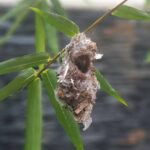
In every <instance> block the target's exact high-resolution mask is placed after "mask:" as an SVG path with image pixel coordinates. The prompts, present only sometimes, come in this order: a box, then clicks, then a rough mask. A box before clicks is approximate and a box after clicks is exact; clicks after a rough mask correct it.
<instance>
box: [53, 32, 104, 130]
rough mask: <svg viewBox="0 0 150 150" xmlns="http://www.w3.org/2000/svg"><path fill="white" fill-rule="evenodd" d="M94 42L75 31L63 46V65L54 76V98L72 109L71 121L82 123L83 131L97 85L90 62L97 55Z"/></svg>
mask: <svg viewBox="0 0 150 150" xmlns="http://www.w3.org/2000/svg"><path fill="white" fill-rule="evenodd" d="M96 50H97V46H96V43H95V42H93V41H91V40H90V39H89V38H87V37H86V35H85V34H84V33H79V34H77V35H76V36H75V37H73V38H72V39H71V42H70V43H69V44H68V45H67V46H66V53H65V57H64V60H63V64H62V66H61V67H60V70H59V75H58V88H57V90H56V94H57V96H58V98H59V99H60V100H61V101H63V102H64V103H65V104H67V105H68V106H69V107H70V108H71V109H72V111H73V114H74V117H75V120H76V121H77V122H78V123H82V124H83V125H84V129H83V130H86V129H87V128H88V127H89V126H90V124H91V123H92V118H91V112H92V109H93V105H94V104H95V100H96V92H97V89H98V88H99V85H98V82H97V79H96V77H95V69H94V66H93V61H94V59H96V57H97V56H98V57H99V58H101V57H102V55H101V54H96Z"/></svg>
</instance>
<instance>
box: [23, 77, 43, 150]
mask: <svg viewBox="0 0 150 150" xmlns="http://www.w3.org/2000/svg"><path fill="white" fill-rule="evenodd" d="M41 95H42V92H41V81H40V79H39V78H36V79H35V80H34V81H32V82H31V84H30V85H29V86H28V98H27V106H26V110H27V112H26V138H25V148H24V149H25V150H41V143H42V142H41V139H42V104H41V99H42V96H41Z"/></svg>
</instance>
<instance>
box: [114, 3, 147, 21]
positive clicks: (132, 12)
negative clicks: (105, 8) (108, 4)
mask: <svg viewBox="0 0 150 150" xmlns="http://www.w3.org/2000/svg"><path fill="white" fill-rule="evenodd" d="M112 15H114V16H117V17H120V18H123V19H129V20H130V19H131V20H142V21H150V15H149V14H148V13H146V12H144V11H142V10H139V9H136V8H133V7H130V6H126V5H123V6H121V7H119V8H118V9H117V10H115V11H114V12H113V13H112Z"/></svg>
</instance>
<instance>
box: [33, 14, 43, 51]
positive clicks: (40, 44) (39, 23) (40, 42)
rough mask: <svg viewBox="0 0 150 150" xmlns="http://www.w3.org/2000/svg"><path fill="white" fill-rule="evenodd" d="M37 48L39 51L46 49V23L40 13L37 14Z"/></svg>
mask: <svg viewBox="0 0 150 150" xmlns="http://www.w3.org/2000/svg"><path fill="white" fill-rule="evenodd" d="M35 48H36V51H37V52H38V53H39V52H44V51H45V31H44V25H43V20H42V17H41V16H39V15H38V14H35Z"/></svg>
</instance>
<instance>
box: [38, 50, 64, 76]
mask: <svg viewBox="0 0 150 150" xmlns="http://www.w3.org/2000/svg"><path fill="white" fill-rule="evenodd" d="M66 49H67V48H64V49H62V50H61V51H60V52H59V53H58V54H57V55H56V56H54V57H53V58H52V59H50V60H49V61H48V63H47V64H46V65H45V66H44V68H43V69H41V70H40V71H39V72H37V77H39V76H40V75H41V73H42V72H43V71H44V70H46V69H47V68H49V66H50V65H51V64H53V63H54V62H55V61H56V60H57V59H58V58H59V56H61V55H62V54H63V53H64V52H65V51H66Z"/></svg>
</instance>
